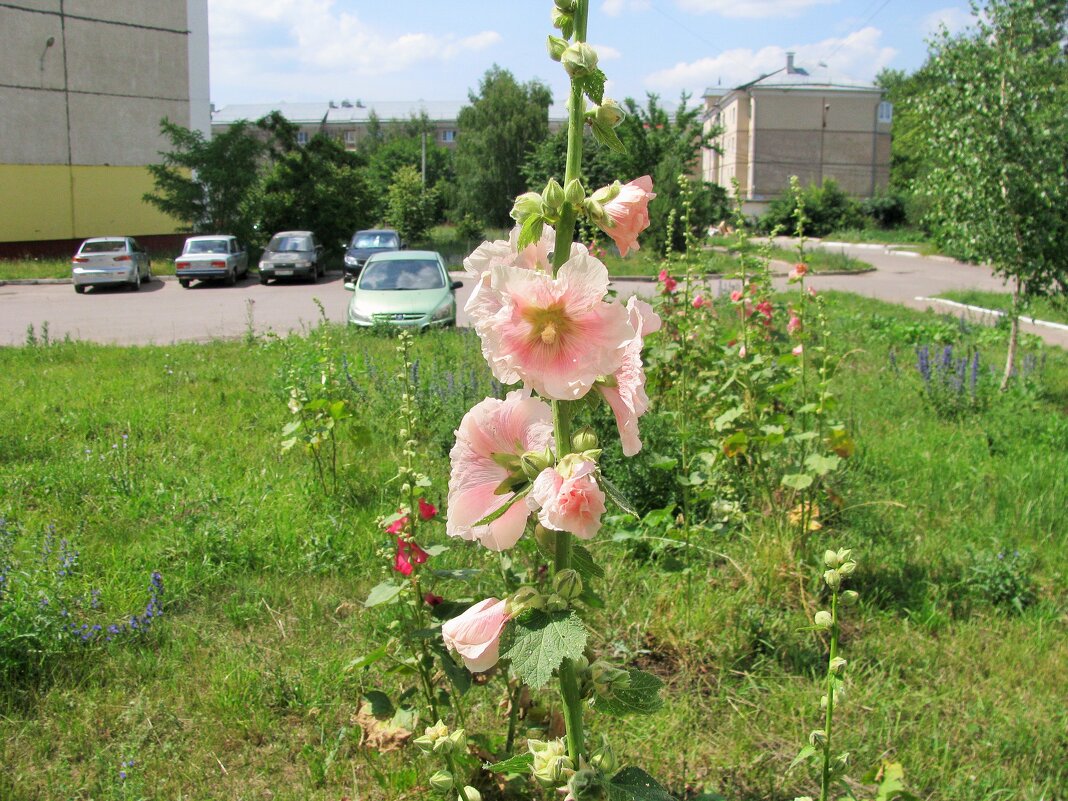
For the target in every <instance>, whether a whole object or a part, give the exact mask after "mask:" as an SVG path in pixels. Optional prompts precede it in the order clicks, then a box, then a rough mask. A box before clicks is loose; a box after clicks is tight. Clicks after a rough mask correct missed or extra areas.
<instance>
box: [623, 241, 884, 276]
mask: <svg viewBox="0 0 1068 801" xmlns="http://www.w3.org/2000/svg"><path fill="white" fill-rule="evenodd" d="M752 248H753V249H754V250H755V249H756V245H753V246H752ZM805 255H806V258H807V259H808V265H809V269H810V270H811V271H812V272H813V273H826V272H861V271H864V270H870V269H872V266H871V264H869V263H868V262H866V261H861V260H860V259H855V258H853V257H852V256H847V255H846V254H844V253H831V252H826V251H822V250H819V249H818V248H813V249H811V250H808V251H806V253H805ZM768 256H769V257H770V258H771V259H773V260H775V261H780V262H786V263H787V264H788V265H792V264H794V263H795V262H796V261H797V251H795V250H789V249H786V248H771V249H770V250H769V251H768ZM603 260H604V263H605V265H606V266H607V267H608V273H609V275H613V276H655V275H658V274H659V273H660V271H661V270H662V269H664V267H665V264H664V260H663V258H662V257H660V256H658V255H657V254H655V253H647V252H646V251H645V250H640V251H638V252H637V253H634V254H631V255H628V256H627V257H626V258H620V257H619V256H618V255H615V254H614V253H611V254H609V255H607V256H605V257H604V259H603ZM669 269H670V271H671V273H672V274H673V275H674V274H682V273H685V272H686V270H687V262H686V261H685V260H683V259H681V258H680V259H679V260H677V261H673V262H672V263H671V265H670V266H669ZM692 269H693V270H695V271H697V272H702V273H712V274H718V275H727V274H730V273H733V272H736V271H737V270H738V262H737V259H736V258H735V257H734V256H733V255H731V254H730V253H727V252H724V251H722V250H705V251H702V252H701V253H700V254H699V255H697V256H696V257H694V259H693V260H692ZM786 269H787V268H786V267H785V266H783V267H782V268H780V270H779V271H780V272H785V271H786Z"/></svg>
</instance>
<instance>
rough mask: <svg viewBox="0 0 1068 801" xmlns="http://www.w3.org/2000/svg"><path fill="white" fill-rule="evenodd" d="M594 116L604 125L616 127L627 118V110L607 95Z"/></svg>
mask: <svg viewBox="0 0 1068 801" xmlns="http://www.w3.org/2000/svg"><path fill="white" fill-rule="evenodd" d="M594 118H595V119H596V120H597V122H599V123H600V124H602V125H606V126H608V127H609V128H615V127H616V126H617V125H619V123H621V122H623V120H625V119H626V118H627V112H625V111H624V110H623V107H622V106H620V105H619V103H617V102H616V101H615V100H612V99H610V98H607V97H606V98H605V99H604V101H603V102H602V103H601V105H599V106H598V107H597V111H596V112H595V114H594Z"/></svg>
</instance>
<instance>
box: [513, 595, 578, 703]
mask: <svg viewBox="0 0 1068 801" xmlns="http://www.w3.org/2000/svg"><path fill="white" fill-rule="evenodd" d="M585 648H586V627H585V626H584V625H582V621H581V620H580V619H579V617H578V615H576V614H575V613H574V612H569V611H563V612H542V611H541V610H535V611H533V612H530V613H529V615H525V616H524V617H523V618H522V619H520V620H515V621H513V622H512V625H510V626H508V627H507V628H506V629H505V631H504V636H503V637H502V639H501V657H502V658H504V659H508V660H510V661H511V663H512V669H513V670H514V671H515V672H516V674H517V675H518V676H519V678H521V679H522V680H523V681H524V682H525V683H526V684H527V686H529V687H530V688H531V689H534V690H539V689H541V688H542V687H544V686H545V685H546V684H548V683H549V680H550V679H551V678H552V677H553V671H554V670H556V669H557V668H558V667H560V663H561V662H563V661H564V660H565V659H578V658H579V657H580V656H582V653H583V650H584V649H585Z"/></svg>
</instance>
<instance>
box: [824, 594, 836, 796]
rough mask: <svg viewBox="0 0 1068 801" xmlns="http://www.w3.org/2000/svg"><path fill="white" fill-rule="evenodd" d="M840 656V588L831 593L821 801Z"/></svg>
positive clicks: (827, 786)
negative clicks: (829, 652) (837, 662)
mask: <svg viewBox="0 0 1068 801" xmlns="http://www.w3.org/2000/svg"><path fill="white" fill-rule="evenodd" d="M837 656H838V590H835V591H834V592H833V593H831V656H830V661H829V662H828V664H827V716H826V718H825V719H824V722H823V731H824V732H825V733H826V735H827V739H826V741H825V742H824V743H823V781H821V782H820V801H827V794H828V793H829V792H830V787H831V726H832V725H833V717H834V684H835V682H834V667H833V666H834V660H835V659H836V658H837Z"/></svg>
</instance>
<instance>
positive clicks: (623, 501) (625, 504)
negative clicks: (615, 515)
mask: <svg viewBox="0 0 1068 801" xmlns="http://www.w3.org/2000/svg"><path fill="white" fill-rule="evenodd" d="M598 483H599V484H600V485H601V489H603V490H604V494H605V495H607V496H608V497H609V498H610V499H611V501H612V503H614V504H615V505H616V506H618V507H619V508H620V509H622V510H623V511H624V512H626V513H627V514H628V515H634V516H635V517H640V516H641V515H639V514H638V513H637V511H635V509H634V504H632V503H631V502H630V501H628V500H627V498H626V496H625V495H624V494H623V491H622V490H621V489H620V488H619V487H617V486H616V485H615V484H613V483H612V482H611V481H609V480H608V478H607V477H605V475H604V473H601V474H600V475H599V477H598Z"/></svg>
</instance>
